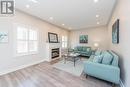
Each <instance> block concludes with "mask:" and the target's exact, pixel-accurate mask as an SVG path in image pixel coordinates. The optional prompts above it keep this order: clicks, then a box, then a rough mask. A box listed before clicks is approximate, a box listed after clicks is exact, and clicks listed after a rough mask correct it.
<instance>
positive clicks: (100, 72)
mask: <svg viewBox="0 0 130 87" xmlns="http://www.w3.org/2000/svg"><path fill="white" fill-rule="evenodd" d="M84 72H85V73H86V74H88V75H91V76H94V77H97V78H100V79H104V80H107V81H110V82H113V83H116V84H119V80H120V69H119V67H115V66H112V65H104V64H100V63H94V62H91V61H87V62H85V63H84Z"/></svg>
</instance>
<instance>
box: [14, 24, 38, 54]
mask: <svg viewBox="0 0 130 87" xmlns="http://www.w3.org/2000/svg"><path fill="white" fill-rule="evenodd" d="M16 43H17V48H16V49H17V54H27V55H28V54H33V53H36V52H38V35H37V30H35V29H32V28H30V27H21V26H18V27H17V42H16Z"/></svg>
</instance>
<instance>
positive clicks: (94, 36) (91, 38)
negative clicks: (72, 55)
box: [70, 27, 108, 50]
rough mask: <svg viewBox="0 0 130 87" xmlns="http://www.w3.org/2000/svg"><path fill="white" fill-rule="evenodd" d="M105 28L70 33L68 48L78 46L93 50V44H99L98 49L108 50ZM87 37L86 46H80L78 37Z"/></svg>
mask: <svg viewBox="0 0 130 87" xmlns="http://www.w3.org/2000/svg"><path fill="white" fill-rule="evenodd" d="M107 32H108V30H107V27H97V28H88V29H83V30H75V31H71V32H70V46H71V47H72V48H73V47H75V46H78V45H83V46H91V47H92V48H93V49H95V48H94V43H95V42H96V43H99V48H100V49H103V50H104V49H108V36H107V34H108V33H107ZM80 35H88V44H80V43H79V36H80Z"/></svg>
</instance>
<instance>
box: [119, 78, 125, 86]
mask: <svg viewBox="0 0 130 87" xmlns="http://www.w3.org/2000/svg"><path fill="white" fill-rule="evenodd" d="M120 87H125V86H124V83H123V82H122V80H121V79H120Z"/></svg>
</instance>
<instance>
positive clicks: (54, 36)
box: [48, 32, 58, 43]
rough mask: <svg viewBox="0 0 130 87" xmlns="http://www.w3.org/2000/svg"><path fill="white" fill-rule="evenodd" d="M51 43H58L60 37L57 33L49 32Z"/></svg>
mask: <svg viewBox="0 0 130 87" xmlns="http://www.w3.org/2000/svg"><path fill="white" fill-rule="evenodd" d="M48 39H49V43H58V35H57V34H56V33H51V32H48Z"/></svg>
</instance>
